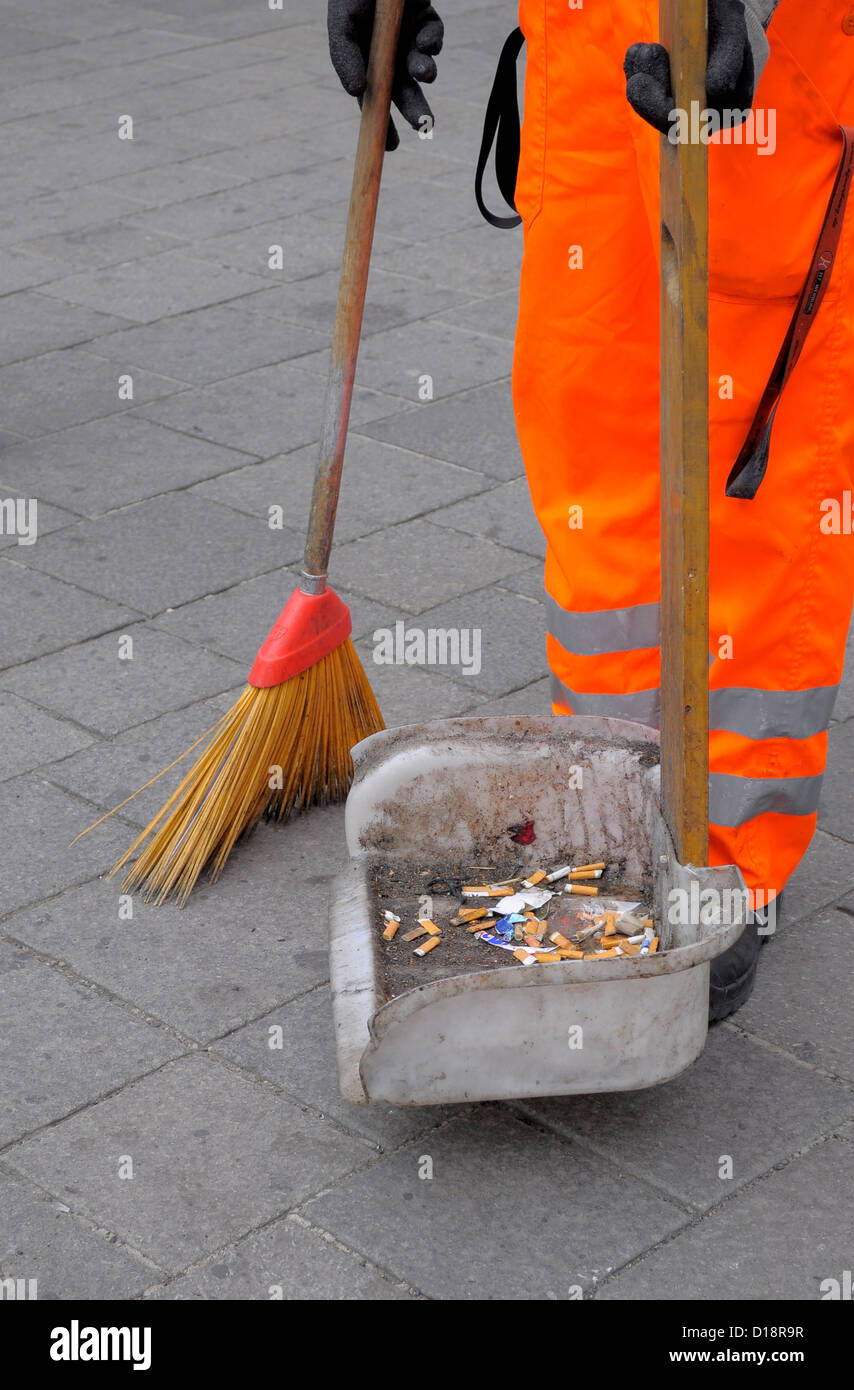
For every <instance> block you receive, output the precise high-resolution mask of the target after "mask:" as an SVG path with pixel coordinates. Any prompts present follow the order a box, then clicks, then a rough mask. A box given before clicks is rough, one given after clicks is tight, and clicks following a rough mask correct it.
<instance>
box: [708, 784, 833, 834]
mask: <svg viewBox="0 0 854 1390" xmlns="http://www.w3.org/2000/svg"><path fill="white" fill-rule="evenodd" d="M820 794H821V777H820V776H819V777H732V776H730V775H729V774H728V773H725V772H713V773H712V774H711V775H710V777H709V820H710V822H711V824H712V825H726V826H729V827H731V828H732V827H735V826H737V825H744V823H745V821H749V820H753V817H754V816H761V815H762V814H763V813H764V812H766V811H775V812H776V813H777V814H779V815H783V816H811V815H812V813H813V811H816V810H817V809H818V799H819V795H820Z"/></svg>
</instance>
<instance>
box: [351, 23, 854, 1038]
mask: <svg viewBox="0 0 854 1390" xmlns="http://www.w3.org/2000/svg"><path fill="white" fill-rule="evenodd" d="M708 10H709V57H708V67H707V84H706V85H707V110H705V111H703V112H697V113H690V112H688V113H680V112H675V111H674V101H673V97H672V89H671V83H670V71H669V62H668V56H667V53H666V51H665V50H664V49H663V48H661V47H660V46H659V45H658V43H657V38H658V6H657V3H656V0H576V3H574V4H573V3H571V2H570V3H567V0H521V7H520V16H519V22H520V31H521V32H520V31H517V32H516V34H515V35H511V38H510V39H509V40H508V45H507V46H506V47H505V51H504V54H503V55H502V63H501V64H500V65H499V73H498V75H497V78H496V87H495V89H494V90H493V98H492V100H491V102H490V108H491V110H490V112H489V113H488V120H487V127H488V128H487V131H486V132H485V136H486V139H487V141H489V140H491V138H492V135H493V134H494V133H496V130H497V146H496V173H497V175H498V184H499V188H500V190H501V192H502V193H503V194H504V196H505V198H506V199H507V200H508V201H509V202H510V203H511V204H512V205H513V206H512V207H511V208H508V209H506V210H505V212H504V214H503V215H502V216H499V215H497V214H494V213H488V215H489V216H490V220H492V221H497V222H498V223H499V224H500V225H512V224H513V223H515V222H517V221H519V220H521V222H522V224H523V228H524V258H523V264H522V275H521V288H520V303H519V319H518V327H517V333H516V349H515V361H514V369H513V399H514V406H515V414H516V423H517V428H518V433H519V439H520V442H521V447H522V453H523V456H524V461H525V468H526V472H527V477H528V482H529V485H530V489H531V496H532V499H533V504H534V508H535V511H536V513H537V516H538V518H539V521H540V524H541V526H542V528H543V530H544V532H545V535H546V539H547V556H546V568H545V588H546V605H547V623H548V637H547V649H548V661H549V666H550V668H551V672H552V700H553V709H554V711H555V713H568V712H572V713H576V714H595V715H609V716H616V717H618V718H624V719H631V720H637V721H639V722H641V723H643V724H647V725H652V726H654V727H657V726H658V721H659V708H660V702H659V681H660V674H659V610H658V601H659V592H660V586H659V367H658V364H659V336H658V335H659V265H658V250H659V237H660V223H659V176H658V159H659V151H660V134H659V132H661V133H670V132H674V134H675V138H705V139H706V140H707V141H710V143H709V151H708V153H709V195H710V229H709V237H710V248H709V249H710V284H709V340H710V341H709V378H710V384H709V403H710V529H711V536H710V541H711V555H710V613H709V622H710V639H709V647H710V650H709V687H710V697H709V701H710V710H709V716H710V735H709V757H710V812H709V818H710V825H709V835H710V862H711V863H712V864H728V863H735V864H737V865H738V866H739V867H740V869H741V870H742V872H743V874H744V877H745V880H746V882H747V885H748V888H749V889H750V890H751V892H752V894H753V895H754V900H755V904H756V906H757V908H758V909H760V910H761V909H762V907H763V905H764V904H765V903H766V902H767V901H768V900H769V899H773V898H774V896H775V895H776V894H779V893H780V891H781V890H782V888H783V887H784V885H785V883H786V881H787V879H788V878H789V876H790V875H791V873H792V872H793V870H794V869H795V867H796V866H797V864H798V862H799V860H800V859H801V857H802V855H803V854H804V852H805V850H806V848H807V846H808V845H809V842H810V839H811V838H812V835H813V832H814V830H815V827H816V813H817V807H818V804H819V795H820V791H821V781H822V773H823V771H824V767H825V761H826V756H827V728H828V722H829V720H830V717H831V712H832V710H833V705H834V699H835V695H836V691H837V688H838V685H839V681H840V677H841V674H842V666H843V659H844V649H845V641H846V635H847V632H848V625H849V619H850V615H851V606H852V594H854V535H852V531H854V525H852V497H853V496H854V284H852V276H854V246H852V239H851V237H852V234H851V218H850V217H849V218H848V219H847V220H846V219H845V217H844V200H845V194H846V193H847V187H848V183H849V182H850V165H849V166H848V175H847V176H846V174H845V150H846V139H847V138H848V137H847V136H846V132H845V130H844V129H843V128H844V127H845V126H846V125H849V126H850V125H854V3H852V0H810V2H809V3H806V0H779V3H776V4H775V3H773V0H744V3H742V0H709V7H708ZM372 13H373V0H329V36H330V50H331V54H332V59H333V62H334V64H335V67H336V70H337V72H338V74H339V77H340V78H341V80H342V82H343V85H344V86H345V88H346V90H347V91H348V92H350V93H351V94H352V95H354V96H358V95H359V94H360V92H361V91H362V90H363V88H364V54H365V53H366V52H367V38H368V37H369V33H370V25H371V21H372ZM523 36H524V40H525V42H526V44H527V59H526V74H525V105H524V119H523V122H522V132H521V154H520V156H519V158H518V171H517V168H516V164H517V158H516V156H517V147H516V146H515V143H514V134H515V132H514V128H513V125H514V122H513V117H514V109H515V91H516V79H515V72H514V71H513V60H514V58H515V55H516V53H517V52H518V51H519V49H520V47H521V44H522V38H523ZM441 43H442V25H441V20H440V19H439V17H438V15H437V14H436V12H435V11H434V10H433V9H432V7H431V6H430V5H429V4H427V3H426V0H407V3H406V8H405V12H404V21H403V28H402V32H401V38H400V46H399V60H398V69H397V76H396V81H395V101H396V105H397V108H398V110H399V112H400V113H401V115H402V116H403V118H404V119H405V120H406V121H408V122H409V123H410V124H412V125H413V126H415V127H416V128H418V126H419V123H420V122H422V121H423V118H424V116H425V113H426V114H429V107H428V105H427V101H426V98H425V96H424V93H423V91H422V87H421V84H423V83H429V82H431V81H432V80H433V78H434V77H435V75H436V63H435V55H436V54H437V53H438V52H439V50H440V48H441ZM733 113H735V114H733ZM437 134H438V132H437ZM397 138H398V137H397V133H396V132H394V133H392V132H390V135H389V147H390V148H393V146H394V143H395V141H396V140H397ZM447 138H449V139H451V138H452V137H451V136H448V137H447ZM671 138H674V137H673V135H671ZM851 139H852V141H854V132H852V134H851ZM484 162H485V161H484V159H482V161H481V173H482V166H483V163H484ZM478 199H479V201H480V202H481V203H483V197H482V194H481V192H480V189H478ZM514 209H515V212H514ZM487 212H488V210H487ZM516 213H518V216H517V215H515V214H516ZM828 277H829V278H828ZM825 281H827V284H826V286H825V284H824V282H825ZM809 284H812V285H813V287H816V286H821V287H822V293H823V296H824V297H823V298H822V299H821V302H820V309H819V311H818V312H813V305H814V303H815V294H814V292H810V293H807V294H805V296H804V297H803V300H802V302H800V305H799V300H800V299H801V296H802V291H804V287H805V285H809ZM495 288H496V292H497V291H499V290H500V289H502V288H504V286H502V285H499V284H496V286H495ZM787 343H788V346H789V349H791V348H792V344H793V343H794V344H795V345H796V346H797V348H798V349H799V352H800V355H799V356H798V357H797V363H796V365H793V358H794V357H795V356H796V355H797V354H796V353H793V352H792V351H791V350H789V351H788V352H787V351H786V350H785V349H786V345H787ZM781 349H784V350H783V351H781ZM758 915H760V917H761V913H760V914H758ZM759 944H760V943H759V936H758V934H757V928H756V924H755V923H754V924H753V925H752V926H751V927H749V928H748V930H747V931H745V933H744V935H743V936H742V937H741V938H740V940H739V941H738V942H737V943H736V944H735V946H733V947H732V948H731V949H730V950H729V951H727V952H725V953H724V954H723V955H722V956H720V957H718V959H717V960H715V961H713V962H712V992H711V1015H712V1017H713V1018H715V1017H724V1016H725V1015H726V1014H727V1013H731V1012H732V1011H733V1010H734V1009H736V1008H738V1006H739V1005H740V1004H741V1003H742V1002H743V1001H744V999H746V998H747V996H748V994H749V993H750V990H751V988H752V985H753V979H754V975H755V970H756V961H757V957H758V952H759Z"/></svg>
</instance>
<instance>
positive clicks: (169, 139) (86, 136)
mask: <svg viewBox="0 0 854 1390" xmlns="http://www.w3.org/2000/svg"><path fill="white" fill-rule="evenodd" d="M179 75H180V74H179V72H178V70H176V69H172V68H169V76H170V77H178V76H179ZM96 77H97V86H96V89H95V92H94V94H95V95H96V97H98V98H100V97H101V96H102V95H103V93H102V91H101V90H100V88H101V87H102V86H103V83H102V81H101V78H102V75H101V74H97V75H96ZM88 81H90V79H89V78H88V76H87V75H84V76H82V77H78V78H76V79H75V80H74V84H73V85H74V87H75V89H78V88H80V87H81V86H83V87H85V85H86V84H87V82H88ZM59 85H60V84H58V83H54V84H51V88H50V90H51V91H52V92H55V91H56V88H57V86H59ZM78 94H79V93H78ZM17 95H18V94H17V93H13V94H12V100H13V101H16V99H17ZM113 100H114V106H118V111H115V110H114V112H113V114H112V116H111V117H110V118H109V120H108V121H106V122H105V121H104V118H103V114H102V108H103V103H101V102H98V103H97V104H96V107H95V109H94V110H93V111H91V112H90V111H89V110H88V109H87V108H85V107H84V108H82V109H83V111H84V112H85V115H86V116H89V115H91V121H87V122H86V124H85V126H84V128H83V129H82V130H74V129H72V130H70V131H68V132H67V135H66V138H64V139H63V140H62V141H57V140H56V139H55V138H54V140H53V141H51V140H50V139H49V138H47V139H42V140H40V142H39V145H38V148H37V149H35V150H32V151H30V156H31V158H35V159H37V161H38V169H39V178H40V179H41V180H42V181H43V182H44V183H47V184H49V186H50V187H51V188H53V189H55V190H57V191H62V190H64V189H69V190H72V189H73V190H77V189H79V188H81V187H83V186H85V185H89V184H91V183H95V182H97V181H98V180H106V179H109V178H110V177H115V176H116V175H119V174H127V173H132V172H133V171H134V170H137V169H138V170H143V169H150V168H153V167H155V166H156V165H158V164H162V163H165V162H166V161H167V160H172V159H176V158H177V157H179V156H180V155H181V154H185V155H188V156H189V155H201V154H204V153H205V152H206V151H211V150H216V149H218V148H219V145H218V143H217V142H215V141H211V140H208V139H206V138H205V136H204V135H202V134H200V133H198V132H196V133H195V134H191V133H190V132H189V127H188V123H187V122H185V123H184V125H183V128H179V127H177V126H176V127H175V128H173V129H171V130H170V129H169V128H168V125H167V122H166V121H158V122H157V123H156V124H154V123H150V122H149V123H146V122H145V121H144V120H143V121H140V120H139V119H137V120H136V121H135V123H134V138H133V139H132V140H120V139H119V138H118V131H117V122H118V115H119V112H121V113H124V114H129V115H133V111H130V112H128V106H130V107H133V104H134V101H133V92H132V91H129V90H127V88H126V87H125V89H123V90H122V91H121V92H119V93H117V94H116V96H115V97H114V99H113ZM76 105H77V107H78V109H80V108H81V102H79V101H78V102H76ZM2 109H3V108H2V106H0V111H2ZM30 110H32V104H31V107H30ZM7 114H8V113H7ZM17 114H18V115H22V114H24V113H23V112H18V113H17ZM38 118H39V119H42V118H43V116H42V109H41V108H39V109H38ZM91 220H92V219H90V221H91ZM155 230H156V229H155Z"/></svg>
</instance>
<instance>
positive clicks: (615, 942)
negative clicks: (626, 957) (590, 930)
mask: <svg viewBox="0 0 854 1390" xmlns="http://www.w3.org/2000/svg"><path fill="white" fill-rule="evenodd" d="M622 944H623V943H622V940H621V938H620V937H619V936H603V937H602V940H601V941H600V942H599V945H600V946H601V947H602V950H603V951H614V950H616V948H617V947H618V946H622Z"/></svg>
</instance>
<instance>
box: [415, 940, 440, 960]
mask: <svg viewBox="0 0 854 1390" xmlns="http://www.w3.org/2000/svg"><path fill="white" fill-rule="evenodd" d="M438 945H439V937H438V936H431V937H430V940H429V941H425V942H424V945H423V946H416V947H415V950H414V951H413V952H412V954H413V955H414V956H426V955H427V952H428V951H432V950H433V947H434V946H438Z"/></svg>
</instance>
